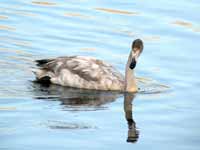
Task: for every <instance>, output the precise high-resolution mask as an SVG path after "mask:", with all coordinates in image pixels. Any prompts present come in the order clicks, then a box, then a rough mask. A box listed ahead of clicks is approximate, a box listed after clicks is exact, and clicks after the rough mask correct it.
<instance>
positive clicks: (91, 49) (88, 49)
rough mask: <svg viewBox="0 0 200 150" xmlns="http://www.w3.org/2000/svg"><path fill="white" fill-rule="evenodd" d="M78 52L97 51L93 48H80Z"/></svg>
mask: <svg viewBox="0 0 200 150" xmlns="http://www.w3.org/2000/svg"><path fill="white" fill-rule="evenodd" d="M80 50H83V51H96V50H97V49H96V48H94V47H85V48H80Z"/></svg>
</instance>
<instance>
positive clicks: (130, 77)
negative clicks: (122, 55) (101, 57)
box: [125, 53, 138, 92]
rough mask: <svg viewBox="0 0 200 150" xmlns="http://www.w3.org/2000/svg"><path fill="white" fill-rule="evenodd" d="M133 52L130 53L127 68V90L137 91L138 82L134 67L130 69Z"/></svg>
mask: <svg viewBox="0 0 200 150" xmlns="http://www.w3.org/2000/svg"><path fill="white" fill-rule="evenodd" d="M131 59H132V54H131V53H130V55H129V58H128V61H127V64H126V70H125V91H126V92H137V91H138V88H137V84H136V79H135V73H134V69H133V70H132V69H130V67H129V66H130V64H131Z"/></svg>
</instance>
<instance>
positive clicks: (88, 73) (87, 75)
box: [37, 56, 103, 81]
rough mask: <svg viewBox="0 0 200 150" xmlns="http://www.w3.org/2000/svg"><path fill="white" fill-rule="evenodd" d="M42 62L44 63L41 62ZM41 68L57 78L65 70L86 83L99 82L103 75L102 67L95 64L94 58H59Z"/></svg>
mask: <svg viewBox="0 0 200 150" xmlns="http://www.w3.org/2000/svg"><path fill="white" fill-rule="evenodd" d="M37 62H38V61H37ZM40 62H44V61H42V60H40ZM39 66H40V67H41V69H43V70H46V71H50V72H53V73H54V74H55V76H59V75H60V74H61V72H62V71H63V70H68V71H69V72H71V73H72V74H74V75H78V76H79V77H80V78H83V79H84V80H86V81H98V80H100V77H101V75H102V74H103V72H102V70H101V69H100V66H99V65H98V64H96V63H94V60H93V59H92V58H91V59H90V58H84V57H83V58H82V57H78V56H70V57H67V56H66V57H58V58H56V59H51V60H50V61H48V62H47V63H43V64H42V65H39Z"/></svg>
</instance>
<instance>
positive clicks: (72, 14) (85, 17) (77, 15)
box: [64, 12, 91, 19]
mask: <svg viewBox="0 0 200 150" xmlns="http://www.w3.org/2000/svg"><path fill="white" fill-rule="evenodd" d="M64 16H65V17H78V18H82V19H90V18H91V17H90V16H86V15H82V14H80V13H70V12H68V13H64Z"/></svg>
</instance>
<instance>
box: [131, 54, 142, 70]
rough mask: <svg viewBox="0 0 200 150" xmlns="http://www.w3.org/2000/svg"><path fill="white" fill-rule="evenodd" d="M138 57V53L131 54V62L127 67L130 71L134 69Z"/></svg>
mask: <svg viewBox="0 0 200 150" xmlns="http://www.w3.org/2000/svg"><path fill="white" fill-rule="evenodd" d="M139 55H140V53H139V51H136V52H135V53H134V52H132V60H131V63H130V66H129V68H130V69H134V68H135V67H136V64H137V60H138V57H139Z"/></svg>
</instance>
